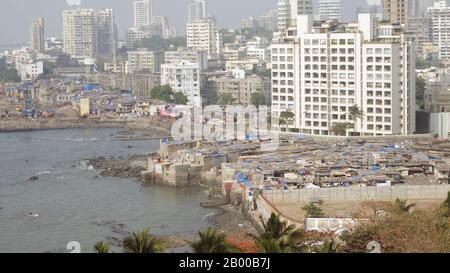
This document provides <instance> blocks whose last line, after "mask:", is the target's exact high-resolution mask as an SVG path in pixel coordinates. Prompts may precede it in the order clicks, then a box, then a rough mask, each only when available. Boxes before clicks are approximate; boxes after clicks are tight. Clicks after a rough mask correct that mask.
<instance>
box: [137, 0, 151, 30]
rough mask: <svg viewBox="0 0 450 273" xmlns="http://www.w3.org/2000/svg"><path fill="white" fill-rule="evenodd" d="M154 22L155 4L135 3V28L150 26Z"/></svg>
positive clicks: (148, 2)
mask: <svg viewBox="0 0 450 273" xmlns="http://www.w3.org/2000/svg"><path fill="white" fill-rule="evenodd" d="M152 20H153V2H152V1H151V0H135V1H134V27H135V28H137V29H139V28H141V27H145V26H148V25H150V24H151V23H152Z"/></svg>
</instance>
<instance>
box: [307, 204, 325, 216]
mask: <svg viewBox="0 0 450 273" xmlns="http://www.w3.org/2000/svg"><path fill="white" fill-rule="evenodd" d="M303 210H304V211H305V212H306V214H307V215H306V216H307V217H311V218H323V217H325V214H324V213H323V210H322V208H320V207H318V206H316V205H315V204H314V203H309V204H307V205H305V206H303Z"/></svg>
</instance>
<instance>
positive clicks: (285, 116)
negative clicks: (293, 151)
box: [279, 110, 295, 132]
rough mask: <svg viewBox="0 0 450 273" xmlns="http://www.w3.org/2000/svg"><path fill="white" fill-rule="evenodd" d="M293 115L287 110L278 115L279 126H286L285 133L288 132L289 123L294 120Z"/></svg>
mask: <svg viewBox="0 0 450 273" xmlns="http://www.w3.org/2000/svg"><path fill="white" fill-rule="evenodd" d="M294 117H295V114H294V113H292V112H291V111H289V110H287V111H284V112H281V113H280V118H279V120H280V121H279V125H280V126H281V125H286V132H287V131H288V128H289V121H291V120H294Z"/></svg>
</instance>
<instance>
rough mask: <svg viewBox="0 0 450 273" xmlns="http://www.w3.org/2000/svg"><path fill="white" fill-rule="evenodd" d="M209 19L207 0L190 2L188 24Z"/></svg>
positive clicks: (191, 0) (192, 0)
mask: <svg viewBox="0 0 450 273" xmlns="http://www.w3.org/2000/svg"><path fill="white" fill-rule="evenodd" d="M206 17H207V11H206V1H205V0H190V1H189V3H188V23H193V22H195V21H198V20H203V19H205V18H206Z"/></svg>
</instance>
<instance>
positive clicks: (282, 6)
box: [278, 0, 313, 32]
mask: <svg viewBox="0 0 450 273" xmlns="http://www.w3.org/2000/svg"><path fill="white" fill-rule="evenodd" d="M305 14H310V15H312V14H313V2H312V0H279V1H278V31H280V32H283V31H286V30H287V29H288V28H289V27H295V26H296V25H297V16H298V15H305Z"/></svg>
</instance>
